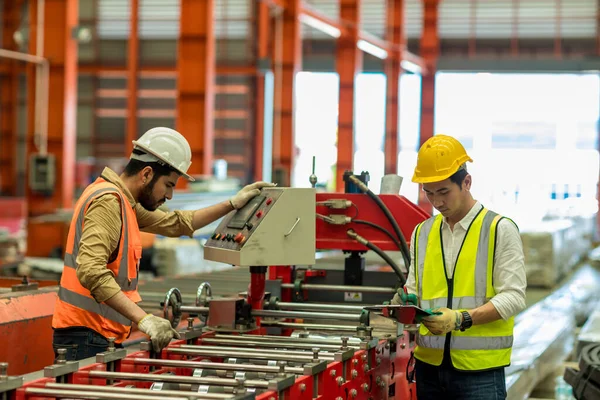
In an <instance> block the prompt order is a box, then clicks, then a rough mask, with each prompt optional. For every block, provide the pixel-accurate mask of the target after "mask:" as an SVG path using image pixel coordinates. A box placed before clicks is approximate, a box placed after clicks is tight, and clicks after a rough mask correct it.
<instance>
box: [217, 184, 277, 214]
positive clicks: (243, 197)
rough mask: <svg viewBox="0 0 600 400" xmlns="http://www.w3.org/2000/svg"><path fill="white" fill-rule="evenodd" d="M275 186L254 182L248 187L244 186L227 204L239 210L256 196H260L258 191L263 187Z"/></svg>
mask: <svg viewBox="0 0 600 400" xmlns="http://www.w3.org/2000/svg"><path fill="white" fill-rule="evenodd" d="M273 186H276V185H275V184H274V183H269V182H262V181H261V182H254V183H252V184H250V185H246V186H244V187H243V188H242V189H241V190H240V191H239V192H237V194H236V195H235V196H233V197H232V198H231V199H229V202H230V203H231V206H232V207H233V208H234V209H236V210H239V209H240V208H242V207H244V206H245V205H246V203H248V202H249V201H250V199H252V198H253V197H255V196H258V195H259V194H260V189H262V188H264V187H273Z"/></svg>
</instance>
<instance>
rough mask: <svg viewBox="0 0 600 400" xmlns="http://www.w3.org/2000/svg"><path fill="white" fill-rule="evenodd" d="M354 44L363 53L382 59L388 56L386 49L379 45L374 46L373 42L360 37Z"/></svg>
mask: <svg viewBox="0 0 600 400" xmlns="http://www.w3.org/2000/svg"><path fill="white" fill-rule="evenodd" d="M356 46H357V47H358V48H359V49H361V50H362V51H364V52H365V53H369V54H370V55H372V56H374V57H377V58H380V59H382V60H383V59H386V58H387V56H388V52H387V50H385V49H382V48H381V47H379V46H376V45H374V44H373V43H369V42H367V41H366V40H362V39H360V40H359V41H358V42H356Z"/></svg>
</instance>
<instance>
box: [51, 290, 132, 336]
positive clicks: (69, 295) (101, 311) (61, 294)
mask: <svg viewBox="0 0 600 400" xmlns="http://www.w3.org/2000/svg"><path fill="white" fill-rule="evenodd" d="M58 298H59V299H61V300H62V301H64V302H65V303H67V304H71V305H73V306H75V307H78V308H81V309H83V310H86V311H90V312H93V313H96V314H98V315H100V316H102V317H103V318H106V319H109V320H111V321H113V322H116V323H118V324H121V325H125V326H131V321H130V320H129V319H128V318H126V317H124V316H123V315H122V314H121V313H119V312H117V311H115V310H113V309H112V308H110V307H109V306H107V305H106V304H103V303H97V302H96V300H94V299H92V298H90V297H86V296H82V295H80V294H79V293H75V292H73V291H71V290H69V289H65V288H64V287H62V286H61V287H59V289H58Z"/></svg>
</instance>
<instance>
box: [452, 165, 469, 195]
mask: <svg viewBox="0 0 600 400" xmlns="http://www.w3.org/2000/svg"><path fill="white" fill-rule="evenodd" d="M467 174H468V172H467V166H466V165H465V164H463V165H462V166H461V167H460V168H459V169H458V171H456V172H455V173H454V174H452V176H450V182H453V183H456V184H457V185H458V187H459V188H460V189H461V190H462V183H463V181H464V180H465V178H466V176H467Z"/></svg>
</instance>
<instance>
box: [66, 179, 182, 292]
mask: <svg viewBox="0 0 600 400" xmlns="http://www.w3.org/2000/svg"><path fill="white" fill-rule="evenodd" d="M102 177H103V178H105V179H106V180H107V181H109V182H111V183H114V184H115V185H116V186H117V187H118V188H119V189H120V190H121V191H122V192H123V194H124V195H125V197H126V199H127V201H129V203H130V204H131V206H132V207H133V209H134V211H135V214H136V217H137V221H138V226H139V228H140V230H141V231H143V232H149V233H156V234H159V235H162V236H170V237H178V236H192V234H193V233H194V229H193V228H192V218H193V214H194V211H173V212H168V213H165V212H163V211H160V210H156V211H148V210H146V209H144V208H143V207H142V206H141V205H140V204H138V203H136V201H135V200H134V198H133V196H132V195H131V192H130V191H129V189H127V187H126V186H125V184H124V183H123V181H122V180H121V178H120V177H119V175H117V174H116V173H115V172H114V171H112V170H111V169H110V168H105V169H104V170H103V171H102ZM121 226H122V221H121V206H120V204H119V200H118V199H117V198H116V197H115V196H113V195H103V196H100V197H98V198H96V199H94V201H93V202H92V203H91V204H90V206H89V208H88V210H87V211H86V213H85V217H84V226H83V232H82V235H81V241H80V244H79V253H78V255H77V260H76V262H77V278H79V282H81V285H82V286H83V287H85V288H86V289H88V290H89V291H90V292H91V294H92V296H93V297H94V299H96V301H97V302H99V303H101V302H103V301H106V300H108V299H110V298H111V297H113V296H114V295H115V294H117V293H118V292H119V291H120V290H121V288H120V287H119V285H118V284H117V282H116V281H115V277H114V275H113V273H112V272H111V271H110V270H109V269H108V268H107V267H106V265H107V264H108V263H109V261H112V260H113V259H114V257H116V254H117V247H118V245H119V240H120V237H121Z"/></svg>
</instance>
